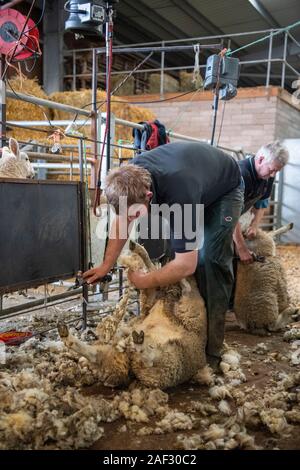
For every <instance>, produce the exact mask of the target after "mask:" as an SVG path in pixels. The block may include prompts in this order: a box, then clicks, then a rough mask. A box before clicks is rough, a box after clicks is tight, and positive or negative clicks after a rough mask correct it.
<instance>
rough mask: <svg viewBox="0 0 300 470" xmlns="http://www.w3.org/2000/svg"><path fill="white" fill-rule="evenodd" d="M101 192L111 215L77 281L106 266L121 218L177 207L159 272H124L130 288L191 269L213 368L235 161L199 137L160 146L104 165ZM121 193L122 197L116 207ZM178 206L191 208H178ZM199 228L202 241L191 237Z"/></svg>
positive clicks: (228, 287)
mask: <svg viewBox="0 0 300 470" xmlns="http://www.w3.org/2000/svg"><path fill="white" fill-rule="evenodd" d="M105 192H106V197H107V201H108V203H109V204H111V205H112V206H113V207H114V208H115V210H116V217H115V219H114V222H113V224H112V227H111V232H110V239H109V241H108V245H107V249H106V252H105V256H104V260H103V263H102V264H101V265H100V266H98V267H96V268H93V269H90V270H89V271H87V272H85V273H84V275H83V277H84V279H85V280H86V281H87V282H88V283H89V284H90V283H94V282H97V281H99V280H100V279H101V278H102V277H104V276H105V275H106V274H107V273H108V272H109V271H110V270H111V269H112V267H113V266H114V264H115V262H116V260H117V258H118V256H119V254H120V252H121V250H122V248H123V246H124V245H125V243H126V240H127V238H128V232H127V228H126V227H127V225H128V223H130V222H132V221H133V220H135V219H137V218H138V217H140V216H141V215H145V214H147V212H148V211H149V209H150V210H151V207H153V206H154V205H162V204H165V205H167V206H168V207H172V206H174V205H175V206H177V208H178V207H179V208H181V209H182V214H183V218H182V220H181V221H180V222H179V224H178V223H177V224H176V221H175V220H174V219H175V217H172V216H171V217H170V229H171V237H170V239H171V245H172V248H173V251H174V252H175V256H174V259H173V260H172V261H170V262H169V263H168V264H166V265H165V266H163V267H162V268H161V269H160V270H157V271H154V272H150V273H146V274H145V273H142V272H138V271H137V272H129V273H128V276H129V278H130V281H131V282H132V283H133V284H134V285H135V286H136V287H137V288H138V289H145V288H152V287H158V286H167V285H169V284H173V283H176V282H178V281H180V280H181V279H183V278H184V277H186V276H189V275H191V274H193V273H195V276H196V279H197V282H198V287H199V290H200V293H201V295H202V296H203V297H204V299H205V302H206V308H207V316H208V342H207V351H206V352H207V360H208V363H209V364H210V365H211V366H213V367H214V368H215V367H216V366H217V365H218V363H219V361H220V357H221V352H222V346H223V340H224V325H225V312H226V310H227V308H228V303H229V298H230V294H231V291H232V286H233V279H234V278H233V269H232V258H233V243H232V236H233V231H234V228H235V225H236V223H237V221H238V219H239V217H240V214H241V211H242V206H243V198H244V195H243V183H242V180H241V172H240V169H239V166H238V164H237V162H236V161H235V160H234V159H233V158H232V157H230V156H229V155H227V154H225V153H224V152H222V151H221V150H219V149H217V148H215V147H211V146H210V145H207V144H205V143H186V142H178V143H172V144H167V145H163V146H160V147H157V148H155V149H153V150H151V151H149V152H146V153H144V154H141V155H139V156H138V157H136V158H134V159H133V161H132V164H129V165H124V166H121V167H120V168H117V169H114V170H111V171H110V173H109V175H108V176H107V179H106V188H105ZM122 197H123V198H124V197H127V204H126V208H125V212H124V211H123V213H121V211H120V206H121V204H120V201H121V200H120V198H122ZM185 205H189V208H190V209H191V210H189V211H185V210H184V206H185ZM199 205H203V206H202V207H203V208H204V220H205V223H204V228H203V227H201V226H200V225H201V224H200V225H199V223H198V225H197V206H199ZM198 222H199V221H198ZM186 226H189V229H190V228H192V231H191V232H192V234H193V235H192V237H189V238H188V237H187V236H186V234H185V232H184V230H182V231H180V229H182V228H183V227H186ZM124 227H125V232H124ZM201 230H202V231H203V232H204V245H203V247H200V245H201V243H200V241H199V240H200V238H201V237H199V236H197V231H201ZM122 232H123V234H122V236H121V233H122ZM124 233H125V235H124ZM112 234H113V235H114V236H112ZM195 234H196V235H195ZM199 248H200V249H199Z"/></svg>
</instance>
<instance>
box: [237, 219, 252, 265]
mask: <svg viewBox="0 0 300 470" xmlns="http://www.w3.org/2000/svg"><path fill="white" fill-rule="evenodd" d="M233 241H234V244H235V247H236V251H237V254H238V256H239V258H240V260H241V262H242V263H244V264H251V263H253V257H252V255H251V253H250V251H249V249H248V247H247V245H246V242H245V239H244V237H243V234H242V229H241V224H240V223H239V222H238V223H237V224H236V226H235V229H234V232H233Z"/></svg>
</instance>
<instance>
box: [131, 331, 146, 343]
mask: <svg viewBox="0 0 300 470" xmlns="http://www.w3.org/2000/svg"><path fill="white" fill-rule="evenodd" d="M144 336H145V334H144V332H143V330H141V331H140V332H139V333H138V332H137V331H135V330H133V332H132V339H133V342H134V344H143V342H144Z"/></svg>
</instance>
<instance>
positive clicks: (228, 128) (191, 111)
mask: <svg viewBox="0 0 300 470" xmlns="http://www.w3.org/2000/svg"><path fill="white" fill-rule="evenodd" d="M170 96H174V97H175V99H173V100H170V101H165V102H161V103H152V104H150V103H149V104H143V106H144V107H147V108H150V109H151V110H152V111H153V112H154V113H155V114H156V116H157V118H158V119H159V120H160V121H161V122H162V123H164V124H165V125H166V127H167V129H172V130H173V131H174V132H177V133H179V134H185V135H189V136H193V137H198V138H200V139H205V140H209V141H210V137H211V129H212V102H213V95H212V93H211V92H207V91H206V92H202V93H198V94H196V95H194V96H193V95H192V94H191V95H187V96H185V97H176V95H174V94H173V95H166V96H165V98H168V97H170ZM192 96H193V99H192V100H191V97H192ZM127 98H128V99H130V101H134V100H137V101H143V100H144V99H145V101H146V100H149V101H151V100H157V99H159V96H157V95H147V96H138V97H137V96H134V97H132V96H131V97H127ZM223 108H224V102H223V101H221V102H220V105H219V111H218V120H217V126H216V133H215V138H216V140H217V141H219V145H221V146H224V147H229V148H235V149H239V148H242V149H243V150H244V151H245V152H248V151H249V152H255V151H256V150H257V149H258V148H259V147H260V146H261V145H263V144H264V143H267V142H269V141H272V140H275V139H277V138H279V139H287V138H300V106H295V105H293V104H292V100H291V95H289V93H288V92H286V91H285V90H282V89H280V88H278V87H270V88H269V89H266V88H265V87H256V88H241V89H239V91H238V95H237V97H236V98H234V99H233V100H231V101H228V102H226V104H225V110H224V118H223V125H222V132H221V135H220V138H219V133H220V125H221V121H222V115H223Z"/></svg>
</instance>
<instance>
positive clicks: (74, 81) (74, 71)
mask: <svg viewBox="0 0 300 470" xmlns="http://www.w3.org/2000/svg"><path fill="white" fill-rule="evenodd" d="M72 88H73V91H76V49H74V50H73V84H72Z"/></svg>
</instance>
